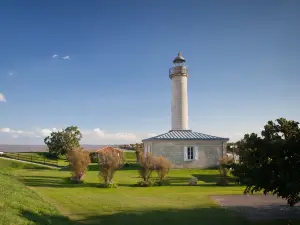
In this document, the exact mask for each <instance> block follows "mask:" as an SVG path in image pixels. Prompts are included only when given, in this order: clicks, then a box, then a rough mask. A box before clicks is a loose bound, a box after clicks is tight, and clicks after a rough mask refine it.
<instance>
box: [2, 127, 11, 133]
mask: <svg viewBox="0 0 300 225" xmlns="http://www.w3.org/2000/svg"><path fill="white" fill-rule="evenodd" d="M0 132H3V133H10V129H9V128H7V127H6V128H0Z"/></svg>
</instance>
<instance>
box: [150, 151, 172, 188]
mask: <svg viewBox="0 0 300 225" xmlns="http://www.w3.org/2000/svg"><path fill="white" fill-rule="evenodd" d="M171 167H172V163H171V162H170V161H169V160H168V159H167V158H165V157H163V156H158V157H154V168H155V170H156V172H157V175H158V179H159V182H158V184H159V185H163V184H166V185H167V184H168V182H166V181H165V178H166V176H167V175H168V173H169V171H170V169H171Z"/></svg>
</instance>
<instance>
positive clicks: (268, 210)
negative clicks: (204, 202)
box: [211, 195, 300, 220]
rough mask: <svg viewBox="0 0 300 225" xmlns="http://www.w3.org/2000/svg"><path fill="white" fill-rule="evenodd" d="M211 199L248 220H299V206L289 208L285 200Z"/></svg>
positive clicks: (261, 197) (260, 197)
mask: <svg viewBox="0 0 300 225" xmlns="http://www.w3.org/2000/svg"><path fill="white" fill-rule="evenodd" d="M211 199H212V200H213V201H215V202H216V203H218V204H219V205H221V206H222V207H224V208H227V209H229V210H234V211H238V212H239V213H241V214H243V215H244V216H245V217H246V218H247V219H249V220H271V219H272V220H273V219H300V204H297V205H296V206H294V207H290V206H288V205H287V202H286V200H284V199H282V198H277V197H276V196H273V195H266V196H265V195H219V196H211Z"/></svg>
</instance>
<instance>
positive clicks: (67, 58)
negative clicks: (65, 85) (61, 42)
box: [61, 55, 71, 60]
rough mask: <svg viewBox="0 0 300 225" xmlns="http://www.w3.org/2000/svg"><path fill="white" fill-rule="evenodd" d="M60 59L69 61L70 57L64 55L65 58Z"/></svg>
mask: <svg viewBox="0 0 300 225" xmlns="http://www.w3.org/2000/svg"><path fill="white" fill-rule="evenodd" d="M61 58H62V59H65V60H70V59H71V57H70V56H69V55H66V56H63V57H61Z"/></svg>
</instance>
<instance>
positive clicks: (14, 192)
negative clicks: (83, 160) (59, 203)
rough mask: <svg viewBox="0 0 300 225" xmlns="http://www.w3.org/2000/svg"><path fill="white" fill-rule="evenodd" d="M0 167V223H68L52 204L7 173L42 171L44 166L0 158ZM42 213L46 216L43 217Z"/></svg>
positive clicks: (15, 224) (4, 224)
mask: <svg viewBox="0 0 300 225" xmlns="http://www.w3.org/2000/svg"><path fill="white" fill-rule="evenodd" d="M0 169H1V173H0V224H3V225H6V224H14V225H18V224H68V223H69V222H70V220H69V219H68V218H67V217H64V216H62V215H61V214H60V213H59V211H57V209H56V208H55V207H54V206H52V205H51V204H49V203H48V202H46V201H45V200H43V199H42V198H41V197H40V196H39V195H38V194H36V193H35V192H34V191H32V190H30V189H28V188H27V187H26V186H25V185H24V184H23V183H21V182H20V181H18V180H16V179H15V178H14V177H13V176H10V175H9V172H10V171H12V169H14V170H16V169H19V170H20V169H22V170H25V169H26V170H28V169H36V170H40V171H42V169H44V168H42V167H40V166H34V165H31V164H24V163H19V162H12V161H8V160H5V159H0ZM3 171H5V173H3ZM32 215H35V216H34V220H35V223H32V222H33V217H32ZM44 215H47V217H46V218H44V217H43V216H44Z"/></svg>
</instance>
